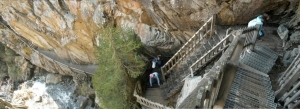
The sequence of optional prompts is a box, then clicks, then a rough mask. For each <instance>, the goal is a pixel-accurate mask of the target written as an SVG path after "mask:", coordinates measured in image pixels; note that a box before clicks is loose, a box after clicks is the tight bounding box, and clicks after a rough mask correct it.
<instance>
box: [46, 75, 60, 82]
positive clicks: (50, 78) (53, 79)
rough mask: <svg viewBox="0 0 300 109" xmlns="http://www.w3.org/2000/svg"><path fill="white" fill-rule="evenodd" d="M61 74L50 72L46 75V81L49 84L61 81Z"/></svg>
mask: <svg viewBox="0 0 300 109" xmlns="http://www.w3.org/2000/svg"><path fill="white" fill-rule="evenodd" d="M61 77H62V76H61V75H59V74H53V73H48V74H47V77H46V83H47V84H57V83H59V82H60V81H61Z"/></svg>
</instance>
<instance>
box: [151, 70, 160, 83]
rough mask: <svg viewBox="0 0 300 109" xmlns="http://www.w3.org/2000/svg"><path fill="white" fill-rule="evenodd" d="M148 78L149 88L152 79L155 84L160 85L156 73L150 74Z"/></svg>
mask: <svg viewBox="0 0 300 109" xmlns="http://www.w3.org/2000/svg"><path fill="white" fill-rule="evenodd" d="M149 77H150V78H149V81H150V86H152V83H153V81H154V79H156V81H157V84H158V85H160V83H159V77H158V73H157V72H153V73H151V74H150V75H149Z"/></svg>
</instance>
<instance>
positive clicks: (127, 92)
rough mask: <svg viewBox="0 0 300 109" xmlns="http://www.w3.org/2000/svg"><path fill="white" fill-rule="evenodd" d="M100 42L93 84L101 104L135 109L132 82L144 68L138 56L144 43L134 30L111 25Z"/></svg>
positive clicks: (105, 29) (103, 31) (115, 107)
mask: <svg viewBox="0 0 300 109" xmlns="http://www.w3.org/2000/svg"><path fill="white" fill-rule="evenodd" d="M99 43H100V44H99V47H98V48H97V57H98V58H97V59H98V63H99V68H98V70H97V71H96V72H95V74H94V76H93V80H92V82H93V85H94V88H95V90H96V93H97V96H98V97H99V98H100V102H101V104H102V105H104V107H106V108H111V109H122V108H132V106H133V104H134V101H133V99H132V94H133V89H134V81H133V80H134V78H136V77H138V76H139V75H140V74H141V71H142V69H143V68H144V65H145V63H144V61H142V60H141V58H140V57H139V56H138V50H139V49H140V47H141V42H140V41H139V40H137V38H136V36H135V34H134V32H133V31H131V30H123V29H120V28H114V27H111V26H109V27H106V28H104V29H103V30H101V38H100V39H99ZM101 107H103V106H101Z"/></svg>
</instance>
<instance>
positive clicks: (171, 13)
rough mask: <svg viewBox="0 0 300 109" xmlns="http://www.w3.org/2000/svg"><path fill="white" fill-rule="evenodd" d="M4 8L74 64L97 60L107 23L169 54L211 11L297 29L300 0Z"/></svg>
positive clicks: (158, 0)
mask: <svg viewBox="0 0 300 109" xmlns="http://www.w3.org/2000/svg"><path fill="white" fill-rule="evenodd" d="M0 9H1V10H0V14H1V16H2V18H3V19H1V21H2V22H3V23H5V24H7V25H9V26H10V27H11V29H12V30H13V31H14V32H16V33H18V34H19V35H21V36H22V37H24V38H25V39H28V40H29V41H30V43H32V44H33V45H34V46H37V47H38V48H40V49H44V50H51V51H54V52H55V53H56V54H57V55H58V56H59V57H61V58H64V59H67V60H70V61H71V62H73V63H75V64H96V63H97V62H96V56H95V55H94V51H95V48H96V46H97V39H98V37H99V34H101V33H99V30H100V29H101V28H102V27H104V26H106V25H108V24H115V25H117V26H120V27H123V28H131V29H133V30H134V31H135V32H136V34H138V36H139V37H140V39H141V40H142V42H143V43H144V44H145V46H146V47H145V48H146V50H147V51H148V52H149V54H151V55H154V54H161V55H163V56H171V55H173V54H174V53H175V51H177V50H178V49H179V48H180V47H181V46H182V44H184V43H185V42H186V41H187V40H188V39H189V38H190V37H191V36H192V35H193V34H194V33H195V32H196V31H197V30H198V29H199V28H200V27H201V26H202V25H203V24H204V22H205V21H206V20H208V19H209V18H210V17H211V16H212V15H213V14H217V24H220V25H235V24H246V23H247V22H248V21H250V20H251V19H253V18H255V17H256V16H257V15H259V14H261V13H264V12H268V13H270V14H272V15H274V18H272V17H273V16H271V22H272V23H282V24H286V25H287V26H288V27H289V28H294V29H297V28H299V25H298V23H299V16H300V15H299V12H300V11H299V9H300V8H299V0H242V1H236V0H188V1H186V0H118V1H117V0H50V1H49V0H33V1H32V0H27V1H26V0H25V1H23V0H3V1H1V5H0ZM277 17H278V18H277ZM2 33H5V34H4V35H6V36H7V34H8V32H2ZM15 43H18V42H15ZM7 46H10V47H11V48H14V47H16V45H13V44H8V45H7ZM30 53H31V52H25V53H23V54H22V55H24V57H26V56H30ZM26 58H27V57H26ZM29 58H30V57H29Z"/></svg>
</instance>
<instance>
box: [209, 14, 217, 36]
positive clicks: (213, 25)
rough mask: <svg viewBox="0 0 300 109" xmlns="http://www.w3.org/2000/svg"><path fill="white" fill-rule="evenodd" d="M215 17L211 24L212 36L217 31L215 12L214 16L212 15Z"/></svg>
mask: <svg viewBox="0 0 300 109" xmlns="http://www.w3.org/2000/svg"><path fill="white" fill-rule="evenodd" d="M212 17H213V18H212V19H211V23H210V24H211V26H210V30H211V31H210V38H211V37H212V36H213V35H214V33H215V23H216V22H215V21H216V14H214V15H213V16H212Z"/></svg>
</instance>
